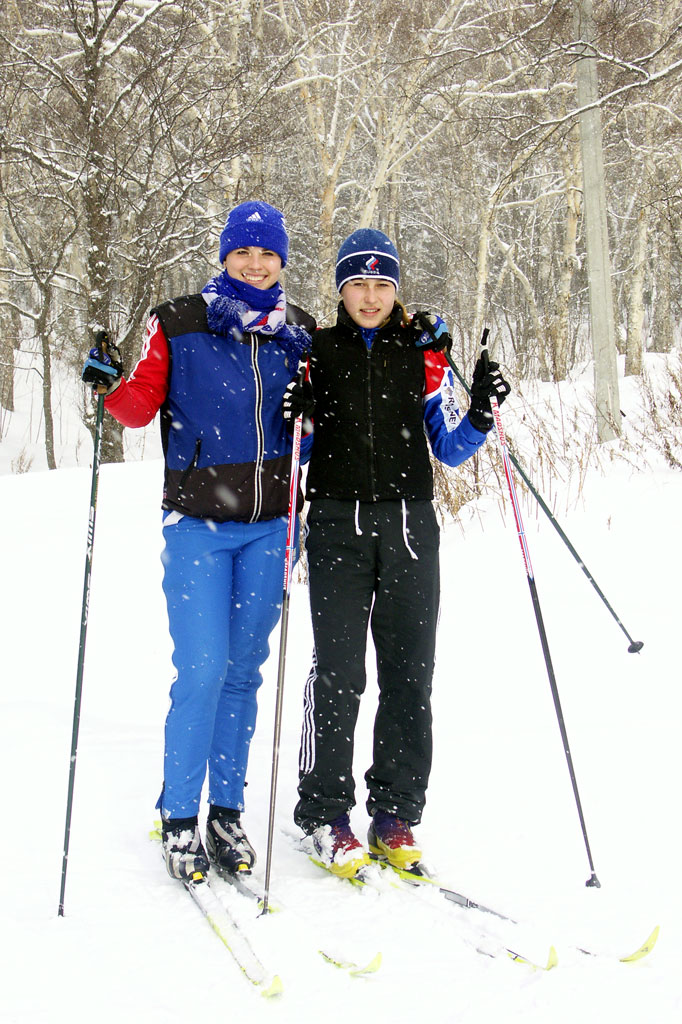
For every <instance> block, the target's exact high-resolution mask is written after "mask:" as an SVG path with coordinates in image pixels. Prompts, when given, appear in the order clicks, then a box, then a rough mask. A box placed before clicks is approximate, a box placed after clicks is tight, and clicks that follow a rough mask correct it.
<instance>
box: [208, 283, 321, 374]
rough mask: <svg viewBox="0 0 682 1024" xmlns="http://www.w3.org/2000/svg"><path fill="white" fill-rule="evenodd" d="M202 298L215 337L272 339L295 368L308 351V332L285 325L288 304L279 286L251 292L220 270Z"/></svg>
mask: <svg viewBox="0 0 682 1024" xmlns="http://www.w3.org/2000/svg"><path fill="white" fill-rule="evenodd" d="M202 295H203V296H204V299H205V300H206V304H207V309H206V319H207V322H208V326H209V328H210V329H211V330H212V331H214V332H215V333H216V334H222V335H225V336H226V337H234V338H238V339H239V340H241V337H242V335H243V333H244V331H249V332H252V333H258V334H267V335H272V336H274V337H276V338H277V343H278V344H279V345H281V346H282V348H283V349H284V350H285V352H286V353H287V355H288V356H290V357H291V358H292V360H293V361H294V366H297V365H298V362H299V360H300V358H301V356H302V355H303V353H304V352H305V351H306V350H307V349H309V348H310V344H311V341H310V335H309V334H308V332H307V331H305V330H304V329H303V328H302V327H299V326H298V325H296V324H288V323H287V322H286V305H287V300H286V295H285V294H284V289H283V288H282V286H281V284H279V282H278V283H277V284H275V285H274V287H272V288H254V287H253V285H250V284H247V283H246V282H245V281H237V280H236V279H235V278H233V277H230V275H229V274H228V273H227V271H226V270H223V271H222V273H220V274H217V275H216V277H212V278H211V280H210V281H209V282H208V283H207V284H206V285H205V287H204V288H202Z"/></svg>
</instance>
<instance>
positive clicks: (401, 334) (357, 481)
mask: <svg viewBox="0 0 682 1024" xmlns="http://www.w3.org/2000/svg"><path fill="white" fill-rule="evenodd" d="M310 378H311V382H312V385H313V392H314V395H315V403H316V404H315V413H314V421H315V440H314V443H313V454H312V456H311V459H310V466H309V469H308V478H307V485H306V498H307V499H308V500H309V501H314V500H315V499H316V498H335V499H337V500H353V501H390V500H396V499H401V498H406V499H408V500H420V501H430V500H431V499H432V498H433V473H432V470H431V461H430V457H429V448H428V443H427V440H426V434H425V430H424V412H423V402H422V399H423V391H424V355H423V353H422V352H421V351H420V350H419V349H417V348H416V346H415V332H414V330H413V329H412V328H409V327H403V326H402V324H401V309H400V307H399V306H396V307H394V310H393V313H392V314H391V317H390V319H389V322H388V323H387V324H386V326H385V327H382V328H381V329H380V330H379V331H378V332H377V334H376V335H375V337H374V341H373V343H372V347H371V349H370V350H368V349H367V346H366V344H365V341H364V339H363V337H362V335H361V333H360V328H359V327H358V326H357V325H356V324H355V323H354V322H353V321H352V320H351V318H350V317H349V316H348V314H347V312H346V310H345V307H344V306H343V305H342V304H341V305H340V306H339V315H338V320H337V323H336V325H335V326H334V327H329V328H325V329H323V330H320V331H316V332H315V334H314V335H313V349H312V358H311V363H310Z"/></svg>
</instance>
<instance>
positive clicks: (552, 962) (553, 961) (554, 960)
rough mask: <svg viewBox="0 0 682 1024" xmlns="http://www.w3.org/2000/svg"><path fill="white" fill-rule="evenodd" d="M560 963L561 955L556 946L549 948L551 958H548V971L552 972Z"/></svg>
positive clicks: (546, 968)
mask: <svg viewBox="0 0 682 1024" xmlns="http://www.w3.org/2000/svg"><path fill="white" fill-rule="evenodd" d="M558 963H559V954H558V953H557V951H556V949H555V948H554V946H550V947H549V956H548V957H547V966H546V967H545V970H546V971H551V970H552V968H553V967H556V966H557V964H558Z"/></svg>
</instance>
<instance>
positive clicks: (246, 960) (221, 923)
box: [149, 822, 284, 998]
mask: <svg viewBox="0 0 682 1024" xmlns="http://www.w3.org/2000/svg"><path fill="white" fill-rule="evenodd" d="M149 838H150V839H153V840H154V841H157V842H160V841H161V823H160V822H155V826H154V828H153V829H152V830H151V832H150V833H149ZM181 884H182V885H183V886H184V888H185V889H186V890H187V892H188V893H189V895H190V896H191V897H192V899H193V900H194V903H195V904H196V906H197V907H198V908H199V910H200V911H201V913H202V914H203V915H204V917H205V918H206V920H207V921H208V923H209V924H210V926H211V928H212V929H213V931H214V932H215V934H216V935H217V936H218V938H219V939H220V941H221V942H222V943H223V945H224V946H225V948H226V949H227V950H228V952H229V953H231V954H232V957H233V959H234V961H235V963H236V964H237V966H238V967H239V969H240V970H241V972H242V974H243V975H244V977H245V978H247V979H248V981H250V982H251V984H252V985H255V986H256V988H257V989H259V991H260V993H261V995H263V996H265V997H266V998H270V997H272V996H278V995H280V994H281V992H282V991H283V988H284V986H283V985H282V980H281V978H280V977H279V975H277V974H271V973H270V972H269V971H267V970H266V968H265V967H264V966H263V964H262V963H261V961H260V959H259V958H258V956H257V955H256V953H255V951H254V950H253V948H252V946H251V943H250V942H249V940H248V939H247V937H246V935H245V934H244V932H243V931H242V929H241V927H240V926H239V924H238V923H237V921H236V920H235V919H234V917H233V916H232V914H230V912H229V910H228V909H227V907H226V906H225V904H224V903H223V901H222V900H221V899H220V898H219V897H218V896H217V895H216V892H215V890H214V889H213V888H212V886H211V883H210V881H209V880H208V878H207V877H206V875H204V873H203V872H202V871H197V872H195V874H194V875H193V877H192V878H188V879H183V880H182V881H181Z"/></svg>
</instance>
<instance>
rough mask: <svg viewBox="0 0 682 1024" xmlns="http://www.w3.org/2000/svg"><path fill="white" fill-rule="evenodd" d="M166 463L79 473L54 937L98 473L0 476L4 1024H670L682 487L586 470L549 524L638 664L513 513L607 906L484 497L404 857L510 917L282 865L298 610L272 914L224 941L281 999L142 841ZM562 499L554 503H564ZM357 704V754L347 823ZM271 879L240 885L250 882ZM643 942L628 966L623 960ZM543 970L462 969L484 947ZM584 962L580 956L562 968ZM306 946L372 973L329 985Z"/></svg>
mask: <svg viewBox="0 0 682 1024" xmlns="http://www.w3.org/2000/svg"><path fill="white" fill-rule="evenodd" d="M489 443H493V442H492V441H491V442H489ZM161 474H162V467H161V462H160V461H159V460H158V459H152V460H147V461H144V462H136V463H129V464H126V465H122V466H106V467H104V468H103V469H102V472H101V477H100V488H99V501H98V510H97V526H96V537H95V556H94V572H93V587H92V600H91V606H90V622H89V630H88V641H87V657H86V665H85V676H84V687H83V704H82V716H81V731H80V743H79V750H78V760H77V772H76V791H75V803H74V808H73V819H72V833H71V856H70V858H69V869H68V880H67V888H66V900H65V911H66V912H65V916H64V917H63V918H61V917H58V915H57V908H58V903H59V886H60V873H61V859H62V843H63V832H64V820H65V812H66V787H67V778H68V770H69V753H70V746H71V725H72V716H73V708H74V691H75V679H76V661H77V653H78V637H79V627H80V609H81V598H82V587H83V569H84V558H85V540H86V532H87V515H88V503H89V493H90V479H91V473H90V470H89V468H87V466H86V465H82V467H81V468H64V469H60V470H58V471H56V472H53V473H47V472H32V473H28V474H24V475H20V476H10V475H5V476H0V536H1V537H2V546H3V554H2V562H1V564H2V584H1V585H0V623H1V624H2V637H3V639H2V644H1V646H0V666H1V674H0V702H1V712H0V771H1V776H0V777H1V778H2V792H3V802H4V805H5V817H4V828H3V835H4V837H5V839H4V841H5V855H4V863H5V867H4V870H3V871H2V899H1V900H0V915H1V918H0V920H1V921H2V932H1V934H2V937H3V949H4V951H3V954H2V959H1V963H2V970H1V977H2V982H1V984H0V1019H1V1020H2V1021H3V1022H7V1024H38V1022H45V1024H62V1022H65V1024H66V1022H69V1024H85V1022H90V1021H92V1020H97V1021H98V1022H99V1024H110V1022H111V1024H114V1022H116V1024H120V1021H121V1020H129V1021H131V1022H137V1021H144V1022H146V1024H174V1022H176V1021H177V1022H178V1024H179V1022H182V1024H186V1022H188V1021H195V1020H197V1021H198V1020H213V1021H215V1020H220V1021H229V1020H248V1021H260V1020H266V1019H267V1020H268V1021H274V1020H283V1021H297V1022H298V1021H306V1020H322V1021H325V1022H327V1024H335V1022H344V1024H345V1022H347V1021H356V1020H365V1019H369V1020H381V1021H391V1022H394V1024H402V1022H408V1021H410V1022H411V1021H423V1022H436V1024H440V1022H458V1024H460V1022H461V1024H482V1022H486V1024H487V1022H488V1021H491V1022H493V1021H494V1022H496V1024H499V1022H505V1024H508V1022H511V1024H514V1022H521V1021H523V1022H524V1024H559V1022H564V1021H567V1022H568V1021H571V1022H574V1021H577V1020H580V1021H582V1022H587V1024H589V1022H597V1021H599V1022H601V1021H603V1020H614V1021H618V1022H619V1024H641V1022H644V1021H656V1022H661V1024H667V1022H670V1024H673V1022H677V1021H679V1020H680V1019H682V971H681V970H680V964H681V963H682V882H681V881H680V878H681V875H682V871H681V869H680V864H681V854H682V849H681V843H680V834H681V833H680V799H679V787H680V782H681V781H682V752H681V750H682V747H681V744H680V722H681V714H680V712H681V710H682V689H681V685H680V684H681V682H682V673H681V672H680V664H679V662H680V659H679V654H678V651H679V638H678V630H679V629H680V601H679V597H678V593H679V586H680V579H681V578H682V553H681V552H682V545H680V541H679V524H680V512H679V510H680V507H682V476H681V475H680V474H679V473H675V472H673V471H671V470H668V469H667V468H666V467H664V466H662V465H661V464H660V463H659V464H657V468H654V469H649V470H647V471H643V472H638V473H633V472H632V471H631V470H630V469H628V468H627V466H626V464H625V463H624V462H622V461H616V462H614V463H613V464H612V465H611V466H610V468H609V470H608V472H607V473H605V474H602V473H599V472H596V471H593V472H591V473H589V474H588V475H587V480H586V484H585V487H584V491H583V493H582V497H581V499H580V501H579V502H578V503H577V505H575V506H574V507H572V508H568V509H564V510H563V512H559V519H560V521H561V523H562V526H563V527H564V529H565V530H566V532H567V534H568V536H569V537H570V539H571V541H572V542H573V544H574V545H575V547H576V548H577V550H578V551H579V553H580V555H581V557H582V558H583V559H584V561H585V563H586V565H587V566H588V568H589V569H590V571H591V572H592V573H593V574H594V576H595V578H596V580H597V582H598V583H599V585H600V586H601V588H602V589H603V590H604V592H605V593H606V595H607V597H608V598H609V600H610V602H611V604H612V605H613V606H614V608H615V610H616V611H617V613H618V614H619V615H620V616H621V618H622V620H623V622H624V623H625V626H626V627H627V629H628V631H629V632H631V634H632V635H633V636H634V638H635V639H641V640H643V641H644V643H645V646H644V649H643V651H642V653H641V654H639V655H631V654H628V652H627V645H628V642H627V639H626V637H625V636H624V634H623V633H622V631H621V630H620V628H619V627H618V625H617V624H616V622H615V621H614V619H613V618H612V617H611V615H610V614H609V613H608V611H607V610H606V608H605V607H604V605H603V604H602V603H601V601H600V600H599V598H598V596H597V595H596V593H595V592H594V590H593V588H592V587H591V586H590V584H589V583H588V581H587V580H586V578H585V576H584V575H583V573H582V572H581V571H580V569H579V567H578V566H577V564H576V563H575V561H574V560H573V559H572V557H571V556H570V554H569V553H568V551H567V550H566V548H565V546H564V545H563V544H562V542H561V540H560V538H559V537H558V536H557V534H556V533H555V531H554V530H553V529H552V527H551V525H550V524H549V523H548V522H547V520H546V519H545V517H544V516H543V515H542V514H541V513H539V514H538V513H537V510H536V508H535V507H534V505H533V503H532V502H531V503H530V504H527V503H526V504H524V515H525V519H526V526H527V529H528V537H529V543H530V550H531V555H532V559H533V567H534V569H535V575H536V580H537V586H538V592H539V595H540V600H541V603H542V610H543V614H544V619H545V625H546V628H547V634H548V638H549V645H550V650H551V654H552V659H553V663H554V668H555V672H556V678H557V682H558V686H559V691H560V695H561V700H562V704H563V710H564V715H565V720H566V727H567V730H568V736H569V741H570V744H571V751H572V755H573V760H574V764H575V769H576V775H577V780H578V786H579V789H580V794H581V797H582V803H583V808H584V812H585V818H586V823H587V831H588V835H589V840H590V843H591V848H592V854H593V858H594V862H595V867H596V871H597V875H598V877H599V879H600V881H601V883H602V887H601V888H600V889H594V888H590V889H588V888H586V887H585V881H586V879H587V877H588V875H589V870H588V863H587V857H586V852H585V847H584V844H583V839H582V834H581V831H580V824H579V820H578V816H577V812H576V806H575V802H574V798H573V792H572V789H571V785H570V779H569V775H568V770H567V767H566V761H565V757H564V752H563V749H562V744H561V739H560V734H559V729H558V726H557V719H556V714H555V709H554V705H553V702H552V696H551V691H550V686H549V682H548V678H547V672H546V668H545V663H544V660H543V656H542V651H541V647H540V642H539V637H538V632H537V627H536V623H535V617H534V615H533V609H532V605H531V600H530V594H529V588H528V584H527V580H526V575H525V572H524V568H523V563H522V561H521V554H520V549H519V546H518V542H517V539H516V535H515V530H514V527H513V521H512V517H511V512H510V510H509V509H507V512H506V516H505V517H504V518H503V516H502V515H501V514H500V508H499V503H498V501H497V499H493V498H483V499H481V500H480V501H479V502H477V503H476V506H475V508H472V510H471V515H470V516H468V515H466V514H464V515H462V516H461V519H460V522H458V523H451V524H449V525H447V526H446V527H445V528H444V530H443V533H442V575H443V588H442V612H441V622H440V630H439V656H438V661H437V670H436V676H435V691H434V715H435V762H434V769H433V774H432V784H431V786H430V789H429V794H428V805H427V809H426V813H425V816H424V820H423V823H422V825H421V826H420V828H419V830H418V837H419V839H420V841H421V843H422V846H423V848H424V849H425V851H426V853H427V859H428V861H429V862H430V863H431V865H432V866H433V867H434V868H435V869H436V871H437V873H438V876H439V877H440V878H441V879H442V880H443V882H444V883H446V884H449V885H451V886H452V887H454V888H456V889H458V890H459V891H460V892H463V893H466V894H467V895H469V896H470V897H472V898H473V899H475V900H477V901H479V902H482V903H485V904H488V905H490V906H493V907H496V908H498V909H500V910H501V911H503V912H505V913H507V914H509V915H510V916H512V917H514V918H516V919H517V920H519V921H520V924H519V925H518V926H516V927H514V926H503V925H501V924H499V923H498V922H496V920H495V919H493V918H490V917H484V916H482V915H480V914H477V913H476V912H473V911H462V910H459V909H457V908H455V907H451V906H449V905H447V904H445V903H442V902H441V901H439V900H438V899H436V898H434V897H429V896H426V897H424V898H420V897H416V898H411V896H409V895H407V896H406V895H405V894H401V893H394V892H388V893H384V894H382V895H380V896H379V895H378V894H377V893H376V892H373V891H368V890H358V889H355V888H352V887H351V886H348V885H347V884H345V883H343V882H340V881H338V880H336V879H334V878H332V877H331V876H328V875H325V874H324V873H323V872H322V871H320V870H319V869H318V868H316V867H315V866H314V865H312V864H311V863H310V862H309V861H308V860H307V859H306V857H305V856H304V855H303V854H301V852H300V851H298V850H297V849H296V848H295V845H294V843H293V842H292V839H291V833H292V832H293V831H294V829H293V826H292V823H291V813H292V808H293V805H294V803H295V784H296V764H297V752H298V736H299V722H300V717H301V695H302V689H303V683H304V680H305V676H306V673H307V670H308V667H309V661H310V653H311V633H310V627H309V622H308V608H307V591H306V587H305V585H304V584H303V583H300V582H296V583H295V584H294V586H293V589H292V598H291V617H290V623H289V650H288V658H287V673H286V683H285V697H284V718H283V737H282V747H281V760H280V772H279V791H278V800H277V824H278V828H277V833H276V836H275V844H274V859H273V870H272V890H273V898H274V900H275V902H276V903H278V904H280V905H282V906H283V907H284V909H283V910H282V912H281V913H277V914H273V915H271V916H269V917H268V918H262V917H256V916H254V914H253V913H252V911H251V909H250V907H249V906H247V905H245V906H244V907H243V908H242V917H243V920H244V922H245V926H246V928H247V929H248V932H249V934H250V935H251V937H252V940H253V942H254V944H255V945H256V946H257V948H258V950H259V951H260V953H261V955H262V957H263V959H264V960H266V961H267V963H268V964H269V965H271V966H272V968H273V969H275V970H276V971H277V972H278V973H279V974H280V976H281V978H282V980H283V983H284V994H283V995H282V996H281V997H280V998H279V999H278V1000H276V1001H266V1000H263V999H262V998H261V997H260V996H259V995H258V994H257V992H256V991H255V990H254V989H253V988H252V987H250V986H249V985H248V984H247V983H246V982H245V981H244V979H243V978H242V977H241V976H240V974H239V972H238V970H237V969H236V968H235V966H234V963H233V962H232V960H231V958H230V956H229V954H228V953H227V952H226V951H225V949H224V948H223V947H222V946H221V945H220V943H219V942H218V941H217V940H216V938H215V936H214V935H213V933H212V932H211V930H210V928H209V927H208V926H207V925H206V923H205V922H204V921H203V919H202V918H201V916H200V915H199V913H198V911H197V910H196V908H195V907H194V906H193V905H192V903H191V901H190V900H189V899H188V897H187V895H186V894H185V893H184V891H183V890H182V889H181V888H180V887H179V886H178V884H177V883H174V882H173V881H172V880H171V879H170V878H169V877H168V876H167V875H166V872H165V869H164V867H163V864H162V861H161V858H160V855H159V849H158V846H157V845H156V844H154V843H152V842H150V840H149V838H148V833H149V830H150V827H151V826H152V823H153V820H154V815H155V812H154V804H155V801H156V797H157V795H158V791H159V788H160V783H161V762H162V726H163V719H164V717H165V712H166V708H167V693H168V688H169V685H170V681H171V665H170V641H169V639H168V635H167V628H166V622H165V609H164V604H163V598H162V593H161V567H160V561H159V552H160V548H161V536H160V524H159V520H160V516H159V511H158V507H159V499H160V490H161ZM556 487H557V489H558V490H559V492H560V489H559V488H558V485H556ZM272 640H273V642H272V649H273V650H272V655H271V657H270V660H269V662H268V663H267V666H266V669H265V684H264V686H263V689H262V691H261V699H260V718H259V724H258V730H257V733H256V736H255V739H254V742H253V746H252V756H251V767H250V777H249V788H248V810H247V813H246V814H245V815H244V818H243V821H244V824H245V827H246V828H247V831H248V833H249V836H250V838H251V839H252V841H253V842H254V844H255V846H256V847H257V849H258V850H259V851H261V853H262V854H263V853H264V850H265V844H266V832H267V808H268V798H269V784H270V770H271V759H272V734H273V711H274V691H275V679H276V663H277V645H278V633H275V634H273V638H272ZM374 702H375V682H374V678H373V676H372V675H371V674H370V680H369V684H368V691H367V694H366V696H365V699H364V702H363V706H362V710H361V720H360V725H359V728H358V735H357V743H356V755H357V756H356V762H357V782H358V805H357V807H356V809H355V811H354V812H353V816H352V819H353V823H354V825H355V828H356V831H357V832H358V834H360V835H362V834H363V833H364V831H365V829H366V826H367V818H366V814H365V811H364V784H363V773H364V769H365V768H366V767H367V764H368V761H369V751H370V743H371V723H372V716H373V704H374ZM263 860H264V858H263V856H261V860H260V861H259V864H258V866H257V871H258V872H262V871H263V869H264V863H263ZM656 924H659V925H660V926H661V932H660V938H659V941H658V945H657V947H656V949H655V950H654V952H653V953H652V954H651V955H650V956H649V957H648V958H646V959H645V960H643V961H641V962H640V963H639V964H636V965H633V966H626V965H622V964H620V963H618V962H617V959H616V957H617V955H619V954H626V953H628V952H630V951H631V950H632V949H634V948H636V947H637V946H638V945H639V944H640V943H641V942H642V941H643V940H644V939H645V938H646V937H647V935H648V934H649V933H650V931H651V930H652V928H653V927H654V925H656ZM481 927H485V928H487V929H492V930H493V931H494V932H495V933H496V934H497V935H499V936H500V938H501V939H502V940H503V941H504V942H505V943H506V944H507V945H510V946H513V947H514V948H518V949H519V950H520V951H521V952H523V953H526V954H527V955H529V956H532V957H535V958H538V959H541V958H544V957H546V955H547V951H548V948H549V945H550V943H553V944H554V945H555V946H556V948H557V951H558V954H559V961H560V963H559V967H558V968H557V969H556V970H553V971H551V972H549V973H545V972H539V971H537V972H534V971H532V970H530V969H529V968H527V967H523V966H520V965H518V964H514V963H512V962H511V961H509V960H506V959H491V958H489V957H486V956H483V955H481V954H480V953H479V952H476V948H475V947H476V945H477V943H478V939H479V932H480V928H481ZM576 945H581V946H586V947H589V948H590V949H593V950H595V951H603V954H604V955H603V956H599V957H597V958H587V957H584V956H582V955H580V954H579V953H577V952H576V950H575V946H576ZM319 946H328V947H333V948H334V949H335V950H341V951H345V952H347V953H348V954H350V955H352V956H355V957H357V958H363V957H364V958H367V957H369V956H370V955H372V954H373V953H374V952H376V951H377V950H380V951H381V952H382V953H383V965H382V967H381V969H380V971H379V972H378V973H377V974H375V975H372V976H368V977H365V978H351V977H348V976H347V975H346V974H344V973H341V972H339V971H337V970H336V969H334V968H333V967H330V966H329V965H327V964H325V963H324V962H323V961H322V960H321V958H320V957H319V956H318V955H317V953H316V950H317V948H318V947H319Z"/></svg>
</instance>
